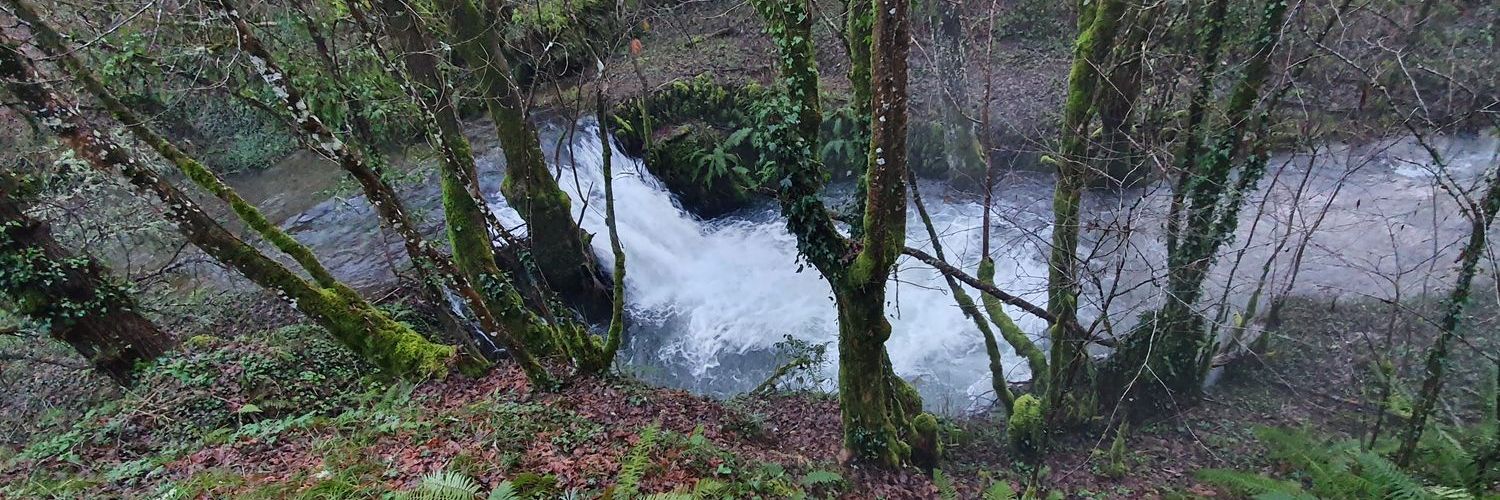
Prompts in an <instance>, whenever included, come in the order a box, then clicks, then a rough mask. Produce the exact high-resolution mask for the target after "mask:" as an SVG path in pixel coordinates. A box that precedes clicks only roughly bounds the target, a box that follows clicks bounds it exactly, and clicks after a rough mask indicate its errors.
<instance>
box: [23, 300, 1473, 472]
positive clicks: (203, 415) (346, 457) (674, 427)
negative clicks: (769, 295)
mask: <svg viewBox="0 0 1500 500" xmlns="http://www.w3.org/2000/svg"><path fill="white" fill-rule="evenodd" d="M1330 307H1332V306H1331V305H1330V304H1329V303H1323V302H1311V301H1294V302H1292V303H1291V305H1290V306H1289V309H1288V311H1287V316H1286V318H1287V322H1286V326H1285V327H1284V328H1283V332H1282V333H1281V334H1279V335H1277V336H1276V338H1275V341H1274V342H1273V344H1272V345H1273V347H1272V351H1271V352H1270V353H1268V354H1267V355H1266V356H1265V358H1263V359H1264V361H1265V363H1264V364H1263V365H1260V366H1256V367H1249V366H1244V367H1241V368H1238V369H1236V370H1234V371H1233V372H1232V373H1230V374H1229V375H1227V376H1226V377H1225V378H1224V379H1223V380H1222V381H1221V382H1220V383H1219V384H1217V385H1216V386H1214V387H1213V389H1212V390H1211V391H1210V393H1209V394H1208V396H1207V397H1206V398H1205V399H1204V400H1203V401H1202V402H1200V403H1197V404H1194V405H1191V406H1186V407H1183V408H1181V409H1180V410H1179V411H1176V412H1173V413H1171V414H1167V415H1161V416H1158V417H1156V418H1154V419H1152V420H1150V421H1148V422H1145V423H1142V424H1138V425H1137V427H1136V429H1135V430H1133V431H1131V432H1129V433H1128V434H1127V435H1126V439H1125V441H1124V442H1123V444H1124V446H1123V448H1121V451H1122V452H1123V453H1119V454H1115V456H1114V457H1111V454H1110V453H1109V452H1108V450H1109V449H1110V448H1111V446H1112V444H1113V438H1110V437H1107V435H1106V434H1105V433H1103V432H1102V431H1101V430H1100V429H1089V430H1085V431H1080V432H1076V433H1073V434H1069V435H1067V436H1064V437H1060V438H1059V439H1057V440H1056V441H1055V442H1054V444H1053V447H1052V450H1053V451H1052V452H1050V453H1049V454H1048V455H1047V459H1046V466H1045V467H1044V468H1043V469H1041V470H1042V473H1041V475H1040V481H1039V484H1040V485H1041V486H1042V488H1041V489H1042V491H1043V492H1045V493H1048V494H1053V493H1054V492H1055V493H1056V494H1061V495H1063V496H1065V497H1068V498H1141V497H1148V498H1150V497H1157V498H1160V497H1166V498H1177V497H1205V496H1223V493H1221V492H1217V491H1215V490H1214V489H1213V488H1211V487H1208V486H1206V485H1203V484H1200V483H1199V482H1198V481H1197V480H1196V479H1195V477H1194V473H1195V472H1196V471H1198V470H1201V469H1204V468H1233V469H1240V470H1265V471H1272V470H1275V467H1276V464H1275V463H1274V462H1273V461H1271V460H1270V459H1268V458H1266V456H1265V453H1264V451H1263V450H1262V449H1261V447H1260V445H1259V444H1258V443H1257V442H1256V439H1255V435H1254V431H1255V429H1256V428H1258V427H1261V426H1270V427H1290V428H1306V429H1310V430H1314V431H1317V432H1318V433H1320V434H1323V435H1328V436H1333V437H1338V436H1346V437H1352V436H1355V435H1359V434H1360V433H1362V432H1364V429H1365V428H1366V427H1367V425H1368V423H1369V422H1370V421H1371V420H1372V418H1373V416H1374V414H1375V413H1374V411H1373V410H1374V408H1373V407H1371V406H1369V405H1367V404H1366V403H1363V402H1362V401H1368V400H1370V399H1371V397H1370V394H1367V393H1366V391H1367V390H1368V389H1369V385H1368V379H1370V378H1371V377H1370V376H1369V370H1368V365H1369V360H1370V359H1371V354H1372V353H1374V352H1376V351H1374V350H1373V347H1374V345H1375V343H1378V342H1380V340H1377V339H1374V337H1375V336H1377V335H1384V333H1383V332H1384V325H1386V318H1387V316H1386V311H1388V307H1387V306H1385V305H1383V304H1379V303H1373V304H1368V305H1365V304H1352V305H1350V304H1346V305H1339V306H1337V310H1336V311H1334V310H1331V309H1330ZM1488 322H1489V320H1485V321H1484V323H1488ZM1486 330H1489V331H1493V330H1492V329H1486ZM1376 332H1382V333H1379V334H1377V333H1376ZM1490 335H1491V336H1490V337H1485V338H1471V339H1469V341H1470V342H1472V343H1475V345H1476V346H1477V347H1479V348H1488V349H1491V350H1494V349H1495V348H1496V347H1497V346H1500V339H1497V338H1495V337H1494V336H1493V334H1490ZM262 337H265V336H262ZM302 337H305V335H300V334H293V335H292V336H291V337H285V338H291V339H296V338H302ZM270 338H272V339H276V338H283V337H279V336H276V335H271V336H270ZM1428 338H1429V337H1428V336H1426V335H1415V336H1410V337H1408V338H1405V339H1401V338H1396V339H1394V340H1395V342H1396V344H1393V347H1392V349H1393V350H1395V351H1406V352H1420V350H1421V349H1422V348H1423V347H1424V346H1425V345H1426V343H1427V339H1428ZM289 341H294V340H289ZM258 342H259V341H223V340H214V341H210V340H201V339H192V340H189V344H190V346H191V347H192V349H188V350H187V351H191V352H194V353H195V354H189V355H178V356H179V359H174V360H172V361H168V362H165V363H162V364H161V365H160V366H158V367H157V368H156V369H154V373H153V374H152V375H151V376H148V377H147V379H146V381H147V382H146V383H143V384H142V385H140V386H139V387H137V388H135V389H133V390H131V391H128V392H127V393H126V394H124V396H123V397H122V398H121V399H119V400H116V401H114V402H109V403H104V404H101V405H100V406H98V407H96V408H94V409H92V410H91V411H88V412H87V413H86V414H85V416H83V417H79V416H78V415H70V416H68V417H66V418H54V419H53V421H51V422H47V423H38V424H37V426H36V427H35V428H32V429H30V430H32V431H34V433H33V434H32V438H33V439H32V440H31V442H30V443H27V444H24V445H12V446H7V447H4V448H0V463H3V464H4V465H3V468H0V484H3V485H4V486H0V497H18V498H21V497H24V498H36V497H40V498H80V497H94V498H98V497H168V498H223V497H231V496H232V497H244V498H288V497H299V498H371V497H379V496H382V495H385V494H387V493H391V492H400V491H403V490H408V489H410V488H414V487H416V486H417V485H418V484H419V483H421V482H422V481H423V478H424V477H428V476H429V475H431V474H434V473H436V472H439V471H451V472H455V473H458V474H462V475H465V476H467V477H469V478H472V479H473V480H475V481H477V484H479V485H480V486H481V488H483V489H486V490H488V489H489V488H492V487H495V486H497V485H498V484H500V482H501V481H506V480H509V481H511V483H512V484H520V483H524V484H534V483H536V482H537V481H541V482H543V483H548V484H553V486H550V487H549V488H551V489H550V490H549V491H553V492H557V494H563V493H562V492H568V493H570V494H576V495H579V497H582V498H594V495H599V494H602V493H608V492H609V491H611V490H610V489H611V488H616V489H620V488H626V489H636V488H638V490H639V491H640V492H642V493H651V492H667V491H674V490H676V491H684V490H692V489H693V488H694V487H695V485H697V487H698V488H700V491H707V490H708V489H714V488H717V490H716V491H718V492H719V493H720V494H721V495H725V496H721V497H725V498H745V497H761V498H788V497H797V496H798V495H809V496H811V497H816V498H824V497H838V498H940V497H944V496H945V494H944V493H943V492H944V491H947V492H950V493H956V495H957V497H959V498H978V497H980V496H981V495H982V492H983V491H984V490H985V489H987V488H989V487H990V486H991V485H993V483H994V482H996V481H1005V482H1008V483H1009V484H1011V486H1012V487H1013V488H1015V489H1016V490H1017V491H1019V490H1020V489H1021V488H1022V487H1023V486H1024V485H1025V484H1026V478H1027V477H1029V474H1028V473H1026V472H1023V471H1025V470H1028V469H1025V468H1024V467H1021V466H1020V465H1019V464H1017V463H1015V462H1014V461H1013V458H1012V456H1011V455H1010V454H1009V453H1008V452H1007V451H1006V446H1005V444H1004V443H1005V439H1004V435H1003V429H1004V426H1003V425H1002V424H1000V423H999V422H997V421H995V419H997V418H999V417H998V416H995V417H991V416H970V417H952V418H949V419H946V420H945V421H944V426H943V428H944V434H943V435H944V438H943V439H944V441H945V443H946V445H945V448H946V456H945V458H944V459H943V461H942V463H941V464H940V465H939V468H940V470H941V471H942V474H940V475H935V476H927V475H924V474H922V473H920V472H919V471H915V470H899V471H887V470H879V469H872V468H869V467H866V466H861V465H857V464H846V463H841V460H840V459H841V457H840V448H841V441H840V440H841V437H840V428H841V424H840V421H839V415H838V406H837V402H836V400H835V399H834V398H833V397H832V396H830V395H827V394H821V393H807V392H799V393H787V394H772V395H765V396H754V397H750V396H746V397H740V398H735V399H731V400H727V401H720V400H713V399H709V398H704V397H700V396H695V395H692V394H689V393H687V392H684V391H680V390H675V389H667V388H658V387H649V386H646V385H644V384H641V383H638V382H634V381H631V380H628V379H621V378H612V379H584V380H574V381H572V382H571V383H570V384H568V385H567V386H566V387H565V388H563V389H561V390H559V391H557V392H537V391H534V390H533V389H532V388H531V387H530V385H529V384H528V383H527V382H526V380H525V377H524V376H523V375H522V374H521V373H520V372H519V371H518V370H516V369H515V368H514V367H513V366H509V365H508V364H506V365H501V366H500V367H498V368H496V369H494V370H493V371H491V372H490V373H488V374H487V375H484V376H482V377H479V378H468V377H464V376H462V375H458V374H454V375H452V376H449V377H447V378H446V379H444V380H433V381H428V382H424V383H420V384H405V383H385V382H374V381H369V380H367V379H363V378H360V377H357V376H353V377H346V378H348V379H349V380H350V381H348V382H342V383H341V382H339V380H343V379H339V378H338V376H337V374H338V373H345V372H348V371H350V369H349V368H340V367H339V366H338V365H336V364H335V365H329V366H324V365H323V364H320V363H323V362H322V361H318V360H308V359H304V358H303V357H308V358H310V357H312V356H314V355H316V352H315V353H313V354H308V352H307V351H308V350H309V349H310V348H309V347H306V346H302V345H297V346H295V347H294V348H289V349H287V350H286V351H285V352H284V353H283V355H282V356H281V357H280V358H278V357H277V355H274V353H275V352H278V351H276V350H275V349H276V347H275V346H274V345H273V346H271V347H266V346H265V345H264V344H262V343H258ZM272 342H275V341H272ZM1388 351H1389V350H1388ZM266 353H273V354H269V355H268V354H266ZM284 354H295V355H296V356H293V357H290V358H288V356H285V355H284ZM1459 356H1460V357H1459V359H1458V360H1457V362H1456V363H1455V364H1454V366H1457V367H1459V373H1458V374H1457V375H1456V376H1455V378H1454V384H1453V385H1454V387H1455V393H1456V394H1463V393H1464V392H1463V391H1468V390H1473V389H1472V388H1473V387H1477V386H1478V385H1479V379H1480V376H1479V373H1482V372H1483V371H1484V370H1483V369H1481V368H1479V367H1480V366H1481V363H1479V362H1477V360H1476V359H1475V358H1473V357H1472V356H1470V355H1466V354H1462V353H1461V354H1460V355H1459ZM183 359H186V360H187V361H183ZM278 359H279V360H280V361H279V362H290V363H291V364H289V365H277V364H275V363H277V362H278V361H277V360H278ZM319 359H323V358H319ZM205 360H206V361H205ZM329 363H331V362H329ZM287 366H290V367H293V368H291V369H284V368H285V367H287ZM296 367H300V371H299V369H298V368H296ZM319 370H322V371H321V372H320V371H319ZM1471 372H1472V373H1471ZM323 373H328V374H332V375H326V376H325V375H323ZM255 377H264V378H265V380H260V379H255ZM353 380H358V381H357V382H354V381H353ZM340 384H344V385H340ZM304 385H305V386H308V387H307V388H305V389H298V387H299V386H304ZM225 387H229V388H233V390H230V391H227V392H226V391H225V389H224V388H225ZM329 387H333V388H335V390H333V391H328V390H325V389H326V388H329ZM268 388H269V389H268ZM319 391H321V392H319ZM276 398H283V399H276ZM1460 406H1462V405H1460ZM1457 411H1462V409H1461V408H1460V409H1459V410H1457ZM932 477H940V479H938V481H937V482H936V483H935V482H934V481H933V479H932ZM948 485H951V486H952V489H951V490H950V489H949V488H948Z"/></svg>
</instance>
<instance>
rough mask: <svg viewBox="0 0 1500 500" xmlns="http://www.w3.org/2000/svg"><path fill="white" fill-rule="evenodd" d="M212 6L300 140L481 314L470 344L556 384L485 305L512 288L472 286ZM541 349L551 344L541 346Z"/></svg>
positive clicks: (223, 0)
mask: <svg viewBox="0 0 1500 500" xmlns="http://www.w3.org/2000/svg"><path fill="white" fill-rule="evenodd" d="M209 5H210V6H211V7H213V8H214V9H215V12H216V13H217V14H218V15H219V16H220V17H222V18H224V19H225V20H226V21H227V22H229V23H230V24H231V25H232V26H233V27H234V28H235V32H236V34H237V35H238V41H239V47H240V49H241V50H242V51H244V52H245V53H246V54H247V55H248V56H249V59H250V61H251V64H252V66H254V70H255V73H256V74H257V75H258V76H259V77H260V78H261V80H263V81H264V82H265V83H266V84H267V85H268V86H270V87H271V88H272V89H273V93H274V94H275V95H276V96H277V97H278V98H279V99H280V100H281V103H282V104H283V105H284V106H285V108H286V110H287V111H288V112H290V113H291V116H292V119H293V122H294V125H295V126H296V129H297V130H296V132H297V135H298V137H299V138H300V139H301V140H302V141H303V142H304V143H305V144H307V145H308V147H309V148H311V149H313V150H314V151H317V152H318V153H320V154H322V155H324V156H325V157H328V158H333V159H335V160H336V161H337V162H338V164H339V165H340V167H342V168H343V169H344V170H345V171H347V172H349V173H350V175H351V176H353V177H354V179H355V180H356V181H357V182H358V183H359V184H360V187H361V189H362V191H363V192H364V194H365V196H366V197H367V198H368V199H369V200H370V202H371V205H372V206H374V207H375V211H376V213H377V215H378V216H379V217H380V221H381V222H382V224H384V226H385V227H387V228H390V229H391V230H393V231H394V232H395V233H396V234H397V235H399V236H400V237H401V239H402V242H403V244H404V246H405V247H406V251H407V254H408V255H410V256H411V258H412V260H413V262H414V264H415V265H416V266H418V267H420V268H423V272H424V274H426V275H427V276H428V277H429V278H430V279H432V280H433V281H436V282H437V283H436V285H435V286H436V287H437V288H438V289H439V291H440V292H441V293H442V294H443V295H444V296H445V297H443V300H444V301H445V302H452V300H450V299H448V298H447V297H446V295H447V294H448V293H450V291H451V293H454V294H456V295H458V297H459V298H461V299H462V300H464V301H466V302H467V305H468V307H469V309H470V311H471V312H473V313H474V314H476V315H478V316H479V320H480V323H481V326H483V327H484V331H482V332H477V333H476V334H475V335H472V336H469V337H466V340H467V341H468V342H467V343H468V344H469V346H470V347H471V348H472V349H474V350H476V351H478V352H477V355H479V356H483V357H486V358H490V359H494V358H495V357H497V356H498V353H499V351H498V349H495V346H494V342H493V340H494V339H498V340H500V341H501V343H504V344H506V347H507V348H508V350H510V352H511V355H512V356H513V357H515V358H516V359H517V360H518V361H520V364H521V365H522V367H523V368H524V369H525V370H526V371H527V374H528V376H530V377H531V379H532V381H533V382H535V383H537V384H538V385H540V386H542V387H550V386H552V385H553V383H552V381H551V379H550V377H548V376H547V374H546V372H545V370H544V369H543V368H542V367H541V365H540V363H538V362H536V360H535V359H534V358H533V357H532V355H531V354H530V353H529V351H528V348H530V347H532V345H530V343H529V342H526V343H520V342H511V341H510V340H508V339H509V338H510V337H511V336H523V337H525V336H526V335H527V334H528V332H529V331H528V330H526V329H521V328H518V326H519V325H517V324H510V325H506V324H500V323H497V321H499V320H501V319H503V317H501V316H499V315H497V314H490V313H491V312H492V311H491V310H490V309H489V308H488V307H486V306H485V304H484V302H485V298H484V297H483V296H481V294H480V291H479V290H483V294H484V295H496V294H504V293H506V292H505V287H507V286H508V284H507V283H506V282H504V281H497V282H485V281H481V282H474V283H471V282H470V281H469V280H467V279H466V277H465V276H463V275H462V274H461V273H460V271H459V270H458V269H457V268H456V266H455V265H454V263H453V262H452V261H451V260H450V259H448V258H447V257H446V256H444V255H443V254H442V253H440V252H439V251H438V250H437V249H436V248H435V247H434V246H433V245H431V244H430V243H429V242H428V241H426V239H425V238H424V237H423V236H422V234H421V233H420V231H419V230H418V228H417V226H416V225H415V224H414V223H413V222H412V219H411V217H410V216H409V215H408V212H407V211H406V208H405V206H404V204H403V203H402V201H401V199H400V197H399V196H397V195H396V192H395V189H393V188H392V187H391V185H390V184H389V183H387V182H386V181H385V180H384V179H383V178H382V177H381V176H380V174H379V171H378V170H377V169H376V168H375V166H374V165H373V164H372V163H370V162H369V161H368V160H367V158H366V157H365V156H364V155H363V154H362V153H361V152H360V151H359V150H358V149H357V148H354V147H352V146H350V145H349V144H347V143H345V142H343V141H342V140H340V139H339V138H338V137H337V135H336V134H335V133H334V132H333V131H332V130H330V129H329V128H328V126H327V125H326V124H325V123H324V122H323V120H322V119H321V118H320V117H318V116H317V115H316V114H314V113H312V112H311V111H310V110H309V108H308V107H307V105H306V101H305V100H304V99H303V94H302V93H301V91H300V90H299V89H298V88H297V87H295V86H293V84H292V81H291V79H290V76H289V75H288V74H286V73H285V72H284V71H283V70H282V69H281V68H280V67H279V66H278V65H277V64H276V62H275V61H274V60H273V59H272V58H271V57H272V56H271V54H270V53H269V52H268V51H267V50H266V48H265V46H264V45H263V44H262V43H261V42H260V40H259V38H258V37H256V36H255V34H254V33H253V32H252V31H251V29H250V26H249V24H248V23H246V22H245V20H244V19H243V18H242V17H240V15H239V13H238V11H236V10H235V9H234V8H233V7H232V6H231V5H230V4H229V3H228V1H227V0H212V1H210V2H209ZM523 313H524V311H523ZM518 314H522V313H518ZM538 345H546V344H545V343H542V342H538ZM470 361H478V360H470Z"/></svg>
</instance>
